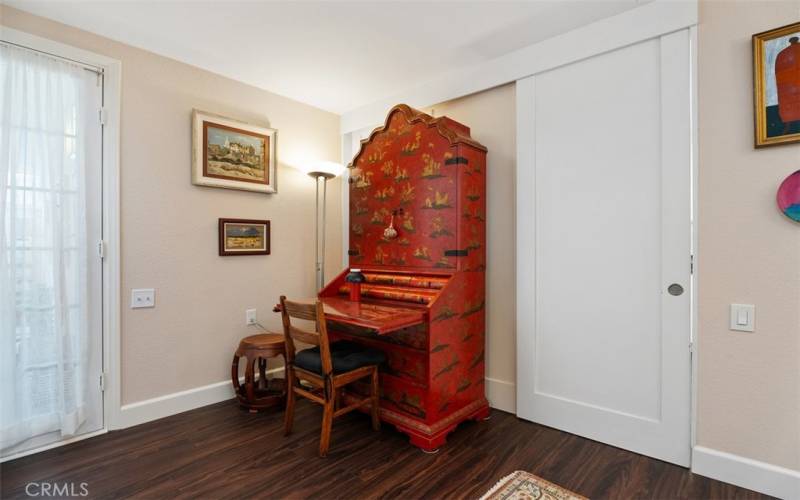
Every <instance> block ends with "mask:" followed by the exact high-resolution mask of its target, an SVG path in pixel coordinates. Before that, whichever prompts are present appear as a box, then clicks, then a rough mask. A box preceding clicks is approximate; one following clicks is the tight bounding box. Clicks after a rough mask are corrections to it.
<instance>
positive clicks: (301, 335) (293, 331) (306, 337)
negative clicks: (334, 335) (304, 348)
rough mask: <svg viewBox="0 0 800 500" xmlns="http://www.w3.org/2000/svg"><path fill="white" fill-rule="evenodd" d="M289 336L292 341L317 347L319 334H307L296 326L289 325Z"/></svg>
mask: <svg viewBox="0 0 800 500" xmlns="http://www.w3.org/2000/svg"><path fill="white" fill-rule="evenodd" d="M289 334H290V335H291V336H292V340H299V341H300V342H304V343H306V344H312V345H319V333H317V332H307V331H305V330H301V329H299V328H297V327H296V326H292V325H289Z"/></svg>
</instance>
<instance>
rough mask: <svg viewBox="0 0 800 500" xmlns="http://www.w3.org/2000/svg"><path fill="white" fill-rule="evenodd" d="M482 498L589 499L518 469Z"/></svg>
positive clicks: (498, 499)
mask: <svg viewBox="0 0 800 500" xmlns="http://www.w3.org/2000/svg"><path fill="white" fill-rule="evenodd" d="M480 500H587V498H586V497H582V496H580V495H578V494H577V493H573V492H571V491H569V490H567V489H564V488H562V487H561V486H558V485H556V484H553V483H551V482H549V481H545V480H544V479H542V478H540V477H537V476H534V475H533V474H531V473H530V472H525V471H522V470H518V471H516V472H513V473H511V474H509V475H507V476H506V477H504V478H503V479H501V480H500V481H498V482H497V484H495V485H494V487H493V488H492V489H491V490H489V491H487V492H486V494H485V495H483V496H482V497H481V498H480Z"/></svg>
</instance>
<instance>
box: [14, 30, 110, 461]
mask: <svg viewBox="0 0 800 500" xmlns="http://www.w3.org/2000/svg"><path fill="white" fill-rule="evenodd" d="M0 40H3V41H6V42H10V43H13V44H16V45H21V46H23V47H28V48H31V49H34V50H37V51H40V52H46V53H48V54H52V55H54V56H57V57H62V58H67V59H71V60H73V61H75V62H78V63H81V64H84V65H87V66H93V67H96V68H99V69H102V71H103V110H104V111H103V125H102V134H103V137H102V147H103V154H102V168H101V172H102V174H101V175H102V178H103V179H102V200H103V203H102V211H103V214H102V219H103V222H102V233H103V234H102V242H98V247H97V251H98V254H97V257H98V258H101V255H100V252H101V251H102V253H103V257H102V259H103V262H102V277H103V285H102V301H103V304H102V314H103V321H102V327H103V333H102V339H103V349H102V358H103V379H104V380H103V386H104V389H103V427H102V429H100V430H97V431H94V432H89V433H86V434H82V435H80V436H75V437H72V438H68V439H65V440H61V441H59V442H56V443H51V444H49V445H46V446H42V447H39V448H34V449H31V450H27V451H24V452H21V453H17V454H14V455H9V456H7V457H4V458H3V459H2V460H1V461H2V462H6V461H9V460H14V459H16V458H20V457H23V456H25V455H31V454H33V453H38V452H40V451H44V450H48V449H51V448H56V447H59V446H63V445H65V444H69V443H73V442H76V441H81V440H83V439H88V438H90V437H94V436H97V435H100V434H104V433H106V432H108V431H109V430H113V429H117V428H119V426H118V422H120V403H121V399H120V397H121V383H120V382H121V380H120V377H121V371H120V370H121V365H120V304H121V303H120V285H121V280H120V269H121V268H120V207H119V200H120V176H119V172H120V169H119V166H120V148H119V144H120V116H121V115H120V100H121V90H122V62H121V61H119V60H117V59H113V58H110V57H107V56H104V55H100V54H96V53H94V52H90V51H87V50H84V49H80V48H78V47H73V46H71V45H66V44H63V43H60V42H56V41H54V40H50V39H48V38H43V37H40V36H37V35H33V34H30V33H27V32H25V31H20V30H16V29H13V28H9V27H7V26H4V25H2V24H0ZM98 119H100V117H98ZM90 251H91V250H90ZM97 383H98V384H100V381H99V380H98V381H97Z"/></svg>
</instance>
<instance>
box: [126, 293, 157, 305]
mask: <svg viewBox="0 0 800 500" xmlns="http://www.w3.org/2000/svg"><path fill="white" fill-rule="evenodd" d="M155 306H156V291H155V289H154V288H134V289H132V290H131V309H141V308H143V307H155Z"/></svg>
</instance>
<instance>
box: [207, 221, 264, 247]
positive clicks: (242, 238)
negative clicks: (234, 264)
mask: <svg viewBox="0 0 800 500" xmlns="http://www.w3.org/2000/svg"><path fill="white" fill-rule="evenodd" d="M269 240H270V230H269V221H268V220H253V219H220V220H219V254H220V255H223V256H225V255H269Z"/></svg>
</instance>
